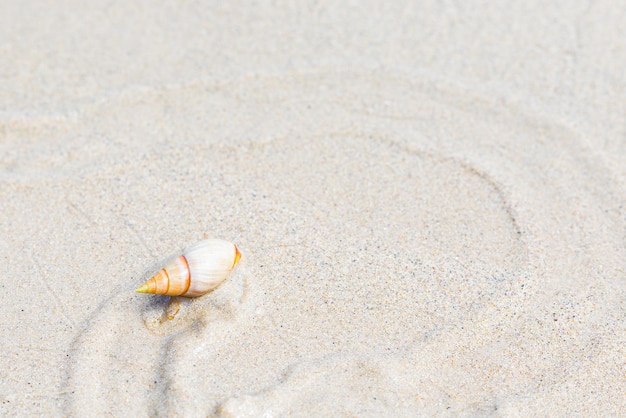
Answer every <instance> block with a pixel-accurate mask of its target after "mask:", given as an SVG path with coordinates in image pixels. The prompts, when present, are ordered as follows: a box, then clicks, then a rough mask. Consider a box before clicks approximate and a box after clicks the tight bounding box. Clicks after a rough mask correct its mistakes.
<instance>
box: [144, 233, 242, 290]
mask: <svg viewBox="0 0 626 418" xmlns="http://www.w3.org/2000/svg"><path fill="white" fill-rule="evenodd" d="M240 258H241V253H240V252H239V249H238V248H237V246H235V244H232V243H230V242H228V241H224V240H221V239H207V240H204V241H200V242H198V243H196V244H194V245H192V246H191V247H189V248H187V249H186V250H185V251H183V254H182V255H180V256H178V257H176V258H174V259H172V260H170V261H169V262H168V263H167V264H166V266H165V267H163V269H161V270H160V271H159V272H158V273H157V274H155V275H154V276H153V277H152V278H151V279H150V280H148V281H147V282H145V283H144V284H142V285H141V286H139V288H138V289H137V292H139V293H152V294H157V295H169V296H185V297H188V298H193V297H197V296H202V295H204V294H205V293H208V292H210V291H211V290H213V289H215V288H216V287H217V286H219V285H220V284H221V283H222V282H223V281H224V280H226V278H227V277H228V275H229V274H230V272H231V271H232V269H233V268H234V267H235V265H236V264H237V262H238V261H239V259H240Z"/></svg>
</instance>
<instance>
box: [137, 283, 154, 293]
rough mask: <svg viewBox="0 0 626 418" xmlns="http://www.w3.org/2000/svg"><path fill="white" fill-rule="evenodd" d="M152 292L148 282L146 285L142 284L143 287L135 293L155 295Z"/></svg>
mask: <svg viewBox="0 0 626 418" xmlns="http://www.w3.org/2000/svg"><path fill="white" fill-rule="evenodd" d="M150 290H152V289H151V286H150V285H149V284H148V282H146V283H144V284H142V285H141V286H139V287H138V288H137V289H136V290H135V292H137V293H153V292H151V291H150Z"/></svg>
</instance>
